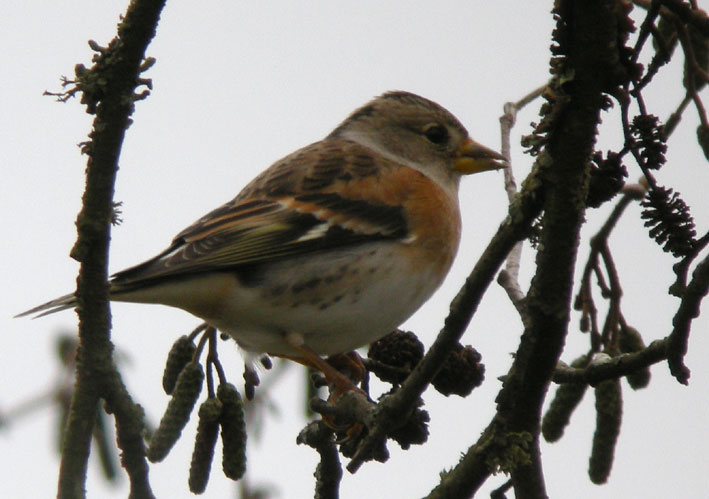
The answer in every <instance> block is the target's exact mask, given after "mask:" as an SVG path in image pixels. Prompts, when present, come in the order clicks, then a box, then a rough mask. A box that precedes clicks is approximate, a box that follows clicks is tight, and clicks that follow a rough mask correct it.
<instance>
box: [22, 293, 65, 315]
mask: <svg viewBox="0 0 709 499" xmlns="http://www.w3.org/2000/svg"><path fill="white" fill-rule="evenodd" d="M75 306H76V296H75V295H74V294H73V293H72V294H69V295H64V296H60V297H59V298H55V299H53V300H50V301H48V302H47V303H42V304H41V305H38V306H36V307H34V308H31V309H29V310H25V311H24V312H22V313H20V314H17V315H16V316H15V317H26V316H28V315H34V314H37V315H35V317H34V318H35V319H36V318H38V317H44V316H45V315H49V314H53V313H54V312H59V311H61V310H66V309H68V308H73V307H75Z"/></svg>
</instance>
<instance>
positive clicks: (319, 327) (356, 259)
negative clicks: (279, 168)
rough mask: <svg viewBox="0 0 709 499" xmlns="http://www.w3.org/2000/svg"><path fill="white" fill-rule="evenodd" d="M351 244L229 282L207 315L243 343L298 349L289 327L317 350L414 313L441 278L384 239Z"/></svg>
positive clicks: (348, 346)
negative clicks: (248, 282) (214, 311)
mask: <svg viewBox="0 0 709 499" xmlns="http://www.w3.org/2000/svg"><path fill="white" fill-rule="evenodd" d="M364 248H366V249H367V251H361V250H362V249H364ZM357 249H358V250H359V251H356V252H351V251H350V252H347V251H337V252H328V253H325V254H323V255H322V258H317V259H314V258H312V256H311V257H308V258H306V259H299V258H295V259H289V260H287V261H285V262H279V263H275V264H272V265H269V267H268V269H267V270H265V273H264V276H263V279H262V280H261V282H260V283H258V284H256V285H253V286H251V287H249V286H245V285H239V286H236V287H235V288H234V289H233V291H232V292H231V293H230V294H229V296H228V298H227V300H225V302H224V306H223V307H222V308H221V310H220V313H219V314H218V316H217V317H209V318H206V319H207V320H208V321H209V322H211V323H212V324H213V325H214V326H216V327H217V328H218V329H220V330H221V331H223V332H225V333H227V334H229V335H230V336H232V337H233V338H234V339H235V340H236V341H237V342H238V343H239V345H241V346H242V347H243V348H245V349H246V350H251V351H257V352H267V353H270V354H276V355H287V356H297V355H298V354H297V352H296V351H295V350H294V349H293V348H292V347H291V346H290V345H289V344H288V343H287V342H286V340H285V337H286V335H288V334H292V333H295V334H298V335H301V336H302V337H303V339H304V341H305V345H306V346H308V347H309V348H311V349H312V350H314V351H315V352H316V353H318V354H321V355H331V354H335V353H342V352H347V351H350V350H353V349H355V348H358V347H361V346H363V345H366V344H368V343H371V342H372V341H375V340H376V339H378V338H380V337H382V336H384V335H386V334H388V333H389V332H391V331H392V330H394V329H395V328H396V327H397V326H399V325H400V324H401V323H402V322H404V321H405V320H406V319H407V318H408V317H409V316H410V315H411V314H413V313H414V312H415V311H416V310H417V309H418V308H419V307H420V306H421V305H422V304H423V303H424V302H425V301H426V300H427V299H428V298H429V297H430V296H431V294H433V292H434V291H435V290H436V288H438V286H439V285H440V282H441V277H440V276H439V275H437V273H436V272H435V271H434V266H433V265H426V264H424V265H418V266H415V265H413V263H412V262H411V261H410V260H409V259H408V258H405V257H401V256H397V255H399V254H398V253H394V252H395V251H396V248H395V245H392V244H390V243H389V244H371V245H367V246H365V247H359V248H357Z"/></svg>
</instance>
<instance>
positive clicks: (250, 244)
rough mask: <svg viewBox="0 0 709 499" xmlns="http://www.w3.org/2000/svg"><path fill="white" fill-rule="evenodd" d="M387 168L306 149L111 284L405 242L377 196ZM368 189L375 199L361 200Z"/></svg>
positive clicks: (402, 227) (337, 149)
mask: <svg viewBox="0 0 709 499" xmlns="http://www.w3.org/2000/svg"><path fill="white" fill-rule="evenodd" d="M379 163H383V164H379ZM382 168H383V169H385V170H386V169H391V168H395V165H393V164H391V162H388V161H387V160H385V159H383V158H377V157H376V156H374V155H373V154H372V153H371V152H369V151H368V150H367V149H364V148H362V147H361V146H358V145H356V144H354V143H350V142H345V141H335V143H334V144H333V143H327V144H325V145H323V143H316V144H313V145H312V146H308V147H306V148H304V149H302V150H300V151H298V152H296V153H294V154H292V155H291V156H288V157H286V158H284V159H283V160H281V161H280V162H278V163H276V164H274V165H273V166H272V167H271V168H269V169H268V170H266V171H265V172H264V173H263V174H262V175H260V176H259V177H257V178H256V179H254V181H253V182H252V183H251V184H249V186H247V187H246V188H245V189H244V190H243V191H242V192H241V193H240V194H239V196H237V198H236V199H234V200H233V201H232V202H230V203H227V204H225V205H223V206H221V207H220V208H217V209H216V210H214V211H212V212H211V213H209V214H207V215H206V216H204V217H202V218H201V219H200V220H198V221H197V222H195V223H194V224H193V225H191V226H190V227H188V228H187V229H185V230H184V231H182V232H181V233H180V234H178V235H177V237H176V238H175V239H174V240H173V243H172V245H171V246H170V247H169V248H168V249H167V250H165V251H164V252H163V253H161V254H160V255H158V256H156V257H155V258H153V259H151V260H148V261H147V262H144V263H142V264H140V265H137V266H135V267H132V268H129V269H127V270H124V271H122V272H119V273H117V274H115V275H114V277H113V283H114V284H116V285H118V286H122V285H128V286H130V285H131V284H136V283H139V282H146V281H153V280H162V279H164V278H171V277H174V276H178V275H184V274H193V273H200V272H206V271H215V270H228V269H233V268H238V267H241V266H245V265H250V264H260V263H266V262H269V261H272V260H275V259H281V258H287V257H292V256H296V255H303V254H307V253H313V252H320V251H324V250H329V249H333V248H341V247H345V246H349V245H356V244H360V243H363V242H367V241H375V240H382V239H388V240H396V239H405V238H406V237H407V236H408V232H409V228H408V224H407V217H406V214H405V211H404V208H403V207H402V205H401V204H400V202H397V201H398V200H397V199H386V196H385V193H382V192H378V190H377V189H376V188H374V191H377V192H372V189H373V188H372V185H376V180H377V179H376V178H375V177H376V176H378V175H380V174H381V170H382ZM373 182H374V184H373ZM365 189H369V194H370V195H369V196H362V193H363V192H364V191H363V190H365ZM371 194H373V195H371Z"/></svg>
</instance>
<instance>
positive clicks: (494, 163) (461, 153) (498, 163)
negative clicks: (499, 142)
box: [453, 137, 507, 175]
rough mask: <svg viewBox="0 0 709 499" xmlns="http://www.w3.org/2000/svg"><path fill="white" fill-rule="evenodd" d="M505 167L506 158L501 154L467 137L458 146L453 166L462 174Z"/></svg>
mask: <svg viewBox="0 0 709 499" xmlns="http://www.w3.org/2000/svg"><path fill="white" fill-rule="evenodd" d="M506 167H507V160H506V159H505V157H504V156H503V155H502V154H499V153H497V152H495V151H493V150H492V149H488V148H487V147H485V146H484V145H482V144H478V143H477V142H475V141H474V140H473V139H471V138H470V137H468V138H467V139H465V142H463V143H462V144H461V146H460V148H458V155H457V157H456V159H455V163H454V165H453V168H455V170H456V171H458V172H460V173H462V174H463V175H469V174H471V173H479V172H484V171H488V170H499V169H500V168H506Z"/></svg>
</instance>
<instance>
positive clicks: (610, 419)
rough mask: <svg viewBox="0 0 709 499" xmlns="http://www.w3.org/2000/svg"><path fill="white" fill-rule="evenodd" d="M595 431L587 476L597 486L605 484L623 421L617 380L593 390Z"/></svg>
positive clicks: (621, 400) (621, 399) (605, 382)
mask: <svg viewBox="0 0 709 499" xmlns="http://www.w3.org/2000/svg"><path fill="white" fill-rule="evenodd" d="M595 395H596V431H595V433H594V434H593V447H592V449H591V457H590V459H589V461H588V476H589V478H590V479H591V481H592V482H593V483H595V484H597V485H600V484H602V483H606V481H607V480H608V476H609V475H610V473H611V468H612V467H613V455H614V454H615V444H616V442H617V441H618V435H619V434H620V424H621V421H622V419H623V397H622V393H621V390H620V380H619V379H617V378H616V379H609V380H606V381H603V382H602V383H600V384H599V385H598V386H597V387H596V389H595Z"/></svg>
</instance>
